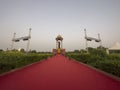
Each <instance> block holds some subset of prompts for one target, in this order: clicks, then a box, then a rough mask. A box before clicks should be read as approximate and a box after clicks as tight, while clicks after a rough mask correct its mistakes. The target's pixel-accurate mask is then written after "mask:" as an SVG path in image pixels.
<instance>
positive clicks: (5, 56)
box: [0, 50, 52, 74]
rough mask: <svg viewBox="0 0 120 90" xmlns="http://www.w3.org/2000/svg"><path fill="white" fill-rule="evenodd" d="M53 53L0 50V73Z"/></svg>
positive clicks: (45, 57)
mask: <svg viewBox="0 0 120 90" xmlns="http://www.w3.org/2000/svg"><path fill="white" fill-rule="evenodd" d="M51 56H52V54H51V53H24V52H18V51H2V50H1V51H0V74H1V73H4V72H7V71H10V70H12V69H15V68H19V67H22V66H25V65H28V64H31V63H34V62H37V61H40V60H42V59H47V58H48V57H51Z"/></svg>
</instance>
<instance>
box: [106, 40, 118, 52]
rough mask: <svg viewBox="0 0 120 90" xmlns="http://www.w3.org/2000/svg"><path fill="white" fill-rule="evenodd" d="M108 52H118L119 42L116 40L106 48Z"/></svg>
mask: <svg viewBox="0 0 120 90" xmlns="http://www.w3.org/2000/svg"><path fill="white" fill-rule="evenodd" d="M108 53H120V43H119V42H116V43H115V44H114V45H113V46H111V47H110V48H108Z"/></svg>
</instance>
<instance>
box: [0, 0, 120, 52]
mask: <svg viewBox="0 0 120 90" xmlns="http://www.w3.org/2000/svg"><path fill="white" fill-rule="evenodd" d="M29 28H32V38H31V44H30V48H31V49H35V50H37V51H51V50H52V49H53V48H55V38H56V36H57V35H58V34H61V35H62V36H63V38H64V39H63V46H64V48H65V49H66V50H67V51H69V50H75V49H82V48H85V40H84V28H86V29H87V33H88V36H92V37H97V34H98V33H100V34H101V38H102V43H103V46H105V47H109V46H111V45H112V44H114V43H115V42H117V41H118V42H120V0H0V48H1V49H6V48H10V45H11V39H12V37H13V33H14V32H16V33H17V35H16V37H21V36H26V35H27V34H28V30H29ZM89 46H91V47H97V46H99V44H98V43H95V42H94V41H92V42H89ZM14 48H16V49H18V48H26V42H23V41H21V42H19V43H15V46H14Z"/></svg>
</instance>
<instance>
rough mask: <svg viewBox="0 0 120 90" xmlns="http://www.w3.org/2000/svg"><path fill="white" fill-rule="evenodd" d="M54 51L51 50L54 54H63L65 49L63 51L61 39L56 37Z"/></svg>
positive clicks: (59, 36)
mask: <svg viewBox="0 0 120 90" xmlns="http://www.w3.org/2000/svg"><path fill="white" fill-rule="evenodd" d="M55 40H56V49H53V53H54V54H60V53H61V54H65V49H63V37H62V36H61V35H58V36H57V37H56V38H55Z"/></svg>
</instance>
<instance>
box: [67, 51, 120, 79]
mask: <svg viewBox="0 0 120 90" xmlns="http://www.w3.org/2000/svg"><path fill="white" fill-rule="evenodd" d="M66 55H67V56H68V57H70V58H74V59H75V60H77V61H80V62H83V63H85V64H88V65H91V66H93V67H95V68H98V69H101V70H103V71H106V72H108V73H111V74H113V75H116V76H119V77H120V54H110V55H107V54H106V53H105V52H104V51H103V50H93V49H91V50H90V52H89V54H86V53H67V54H66Z"/></svg>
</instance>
